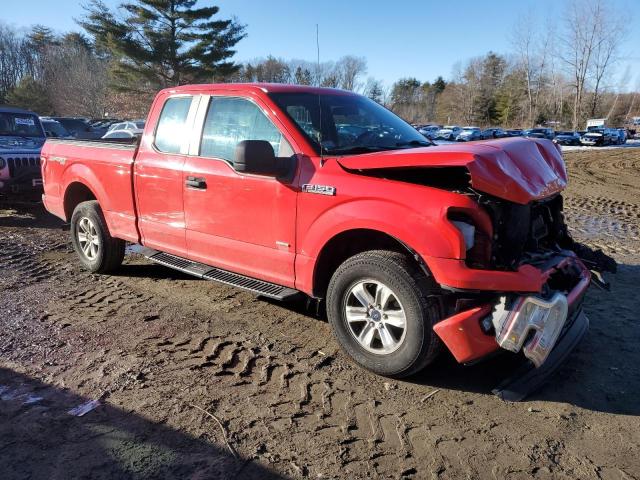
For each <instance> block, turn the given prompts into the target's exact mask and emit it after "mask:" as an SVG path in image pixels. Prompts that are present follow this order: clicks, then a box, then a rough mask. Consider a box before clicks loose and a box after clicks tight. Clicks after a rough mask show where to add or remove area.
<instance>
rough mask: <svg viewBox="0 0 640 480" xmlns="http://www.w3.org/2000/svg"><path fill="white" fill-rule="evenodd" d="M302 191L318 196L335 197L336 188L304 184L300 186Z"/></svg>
mask: <svg viewBox="0 0 640 480" xmlns="http://www.w3.org/2000/svg"><path fill="white" fill-rule="evenodd" d="M302 191H303V192H307V193H317V194H318V195H335V194H336V187H332V186H330V185H314V184H311V183H305V184H304V185H302Z"/></svg>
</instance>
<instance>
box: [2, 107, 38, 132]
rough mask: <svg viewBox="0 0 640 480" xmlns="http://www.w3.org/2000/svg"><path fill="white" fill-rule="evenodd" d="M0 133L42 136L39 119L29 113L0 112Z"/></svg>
mask: <svg viewBox="0 0 640 480" xmlns="http://www.w3.org/2000/svg"><path fill="white" fill-rule="evenodd" d="M0 135H3V136H16V137H44V132H43V131H42V127H41V126H40V121H39V120H38V117H36V116H35V115H31V114H29V113H9V112H0Z"/></svg>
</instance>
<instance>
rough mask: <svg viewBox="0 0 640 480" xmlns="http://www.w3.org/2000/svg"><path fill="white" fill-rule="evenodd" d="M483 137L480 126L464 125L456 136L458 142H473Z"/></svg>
mask: <svg viewBox="0 0 640 480" xmlns="http://www.w3.org/2000/svg"><path fill="white" fill-rule="evenodd" d="M481 139H482V130H480V129H479V128H478V127H464V128H463V129H462V131H461V132H460V133H459V134H458V136H457V137H456V142H471V141H473V140H481Z"/></svg>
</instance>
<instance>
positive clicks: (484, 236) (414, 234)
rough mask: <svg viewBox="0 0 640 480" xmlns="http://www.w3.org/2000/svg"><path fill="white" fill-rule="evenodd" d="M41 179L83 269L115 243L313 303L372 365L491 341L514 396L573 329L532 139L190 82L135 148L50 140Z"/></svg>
mask: <svg viewBox="0 0 640 480" xmlns="http://www.w3.org/2000/svg"><path fill="white" fill-rule="evenodd" d="M42 173H43V179H44V191H45V193H44V196H43V200H44V204H45V206H46V208H47V209H48V210H49V211H50V212H51V213H53V214H55V215H57V216H58V217H60V218H62V219H64V220H65V221H67V222H70V223H71V238H72V241H73V245H74V247H75V250H76V252H77V254H78V256H79V258H80V261H81V262H82V263H83V264H84V265H85V266H86V267H87V268H88V269H89V270H91V271H93V272H99V273H106V272H109V271H111V270H114V269H116V268H117V267H118V266H119V265H120V263H121V262H122V260H123V256H124V250H125V242H132V243H136V244H141V245H143V246H144V247H146V248H145V254H146V255H147V257H148V258H149V259H150V260H152V261H155V262H158V263H160V264H163V265H166V266H168V267H172V268H175V269H179V270H182V271H184V272H188V273H190V274H193V275H196V276H198V277H201V278H204V279H210V280H216V281H220V282H223V283H227V284H231V285H236V286H238V287H241V288H245V289H249V290H251V291H253V292H255V293H257V294H260V295H265V296H268V297H273V298H277V299H285V298H288V297H290V296H293V295H300V294H301V293H302V294H305V295H307V296H309V297H312V298H316V299H320V300H325V301H326V310H327V316H328V319H329V321H330V323H331V325H332V327H333V331H334V332H335V335H336V337H337V340H338V342H339V344H340V345H341V346H342V348H343V349H344V350H345V351H346V352H347V353H348V354H349V355H350V356H351V357H352V358H353V359H355V361H356V362H357V363H359V364H360V365H362V366H364V367H366V368H368V369H370V370H372V371H374V372H376V373H378V374H382V375H387V376H392V377H403V376H407V375H410V374H412V373H415V372H417V371H418V370H420V369H422V368H423V367H425V366H426V365H428V364H429V363H430V362H432V361H433V359H434V358H435V357H436V355H437V354H438V353H439V352H440V350H441V347H442V346H443V345H444V346H445V347H446V348H447V349H448V350H449V351H450V352H451V353H452V354H453V356H454V357H455V358H456V359H457V360H458V361H459V362H461V363H471V362H475V361H478V360H480V359H482V358H484V357H487V356H489V355H491V354H494V353H495V352H497V351H500V350H509V351H512V352H518V353H519V355H521V356H524V358H525V359H526V361H527V362H528V365H529V367H530V368H529V369H528V370H527V373H525V374H522V375H519V377H518V378H517V379H515V380H513V381H511V382H510V383H509V384H508V385H507V386H506V387H504V388H502V390H501V392H502V395H503V397H504V398H513V399H515V398H518V397H521V396H523V395H524V394H525V393H526V392H528V391H530V390H531V389H533V388H536V387H537V386H539V384H540V382H541V381H542V378H544V377H545V376H546V375H547V374H548V373H549V372H551V371H552V370H553V369H554V368H555V367H556V366H557V365H558V364H559V363H560V361H561V360H562V359H563V358H564V357H566V355H567V354H568V353H569V352H570V351H571V350H572V348H573V347H574V346H575V345H576V344H577V342H578V341H579V340H580V338H581V337H582V335H583V334H584V332H585V331H586V329H587V326H588V320H587V317H586V316H585V315H584V313H583V312H582V309H581V300H582V297H583V295H584V292H585V291H586V289H587V287H588V285H589V283H590V279H591V275H590V272H589V268H591V266H592V265H590V267H589V268H587V267H585V262H583V261H581V260H580V258H579V254H580V252H584V251H585V248H584V247H582V246H580V245H577V244H575V243H574V242H573V241H572V240H571V238H570V237H569V235H568V233H567V228H566V226H565V224H564V220H563V214H562V197H561V195H560V192H561V191H562V190H563V189H564V187H565V185H566V182H567V174H566V171H565V166H564V162H563V160H562V156H561V152H560V150H559V147H556V146H555V145H554V144H553V143H552V142H550V141H548V140H544V139H518V138H512V139H503V140H496V141H480V142H471V143H467V144H464V145H441V146H434V145H433V144H432V143H431V142H430V141H429V140H427V139H425V137H423V136H422V135H421V134H419V133H418V132H417V131H416V130H415V129H414V128H412V127H411V126H410V125H408V124H407V123H405V122H404V121H403V120H401V119H400V118H398V117H397V116H395V115H394V114H393V113H391V112H390V111H388V110H386V109H385V108H383V107H382V106H380V105H378V104H377V103H375V102H373V101H371V100H369V99H367V98H364V97H362V96H360V95H356V94H353V93H350V92H345V91H340V90H333V89H324V88H313V87H301V86H291V85H272V84H225V85H190V86H182V87H177V88H170V89H166V90H162V91H161V92H160V93H159V94H158V95H157V97H156V99H155V101H154V102H153V105H152V107H151V110H150V113H149V117H148V121H147V123H146V127H145V130H144V133H143V135H142V138H141V139H140V141H139V142H138V143H136V144H134V143H114V142H105V141H90V140H84V141H82V140H60V139H48V140H47V142H46V144H45V146H44V149H43V151H42ZM575 252H578V254H576V253H575Z"/></svg>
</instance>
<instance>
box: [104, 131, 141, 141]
mask: <svg viewBox="0 0 640 480" xmlns="http://www.w3.org/2000/svg"><path fill="white" fill-rule="evenodd" d="M142 132H143V130H140V129H136V130H127V129H121V130H111V131H110V132H107V133H105V134H104V135H103V136H102V138H103V139H105V140H109V139H116V138H117V139H126V138H138V137H140V136H142Z"/></svg>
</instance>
